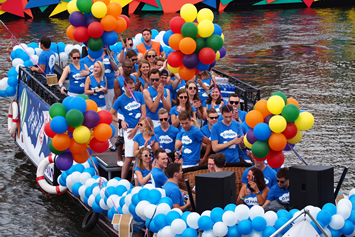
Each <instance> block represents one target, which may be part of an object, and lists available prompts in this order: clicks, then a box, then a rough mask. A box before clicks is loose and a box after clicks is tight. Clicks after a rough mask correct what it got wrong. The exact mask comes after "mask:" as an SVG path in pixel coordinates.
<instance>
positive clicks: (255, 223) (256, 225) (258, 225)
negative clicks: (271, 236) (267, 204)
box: [251, 216, 267, 232]
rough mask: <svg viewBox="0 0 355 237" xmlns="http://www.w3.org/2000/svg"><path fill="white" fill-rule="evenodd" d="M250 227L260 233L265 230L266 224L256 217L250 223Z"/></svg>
mask: <svg viewBox="0 0 355 237" xmlns="http://www.w3.org/2000/svg"><path fill="white" fill-rule="evenodd" d="M251 225H252V227H253V229H254V230H256V231H259V232H260V231H264V230H265V228H266V226H267V223H266V220H265V218H264V217H261V216H257V217H255V218H254V219H253V220H252V221H251Z"/></svg>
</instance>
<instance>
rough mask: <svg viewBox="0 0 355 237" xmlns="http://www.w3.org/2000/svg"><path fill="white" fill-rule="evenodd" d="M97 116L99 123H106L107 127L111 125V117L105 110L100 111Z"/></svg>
mask: <svg viewBox="0 0 355 237" xmlns="http://www.w3.org/2000/svg"><path fill="white" fill-rule="evenodd" d="M98 114H99V116H100V123H106V124H108V125H110V124H111V123H112V115H111V113H110V112H108V111H107V110H100V111H99V112H98Z"/></svg>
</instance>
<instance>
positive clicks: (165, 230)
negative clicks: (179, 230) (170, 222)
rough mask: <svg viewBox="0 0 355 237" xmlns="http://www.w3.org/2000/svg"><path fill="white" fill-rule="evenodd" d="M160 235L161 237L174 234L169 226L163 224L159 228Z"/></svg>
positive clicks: (169, 236)
mask: <svg viewBox="0 0 355 237" xmlns="http://www.w3.org/2000/svg"><path fill="white" fill-rule="evenodd" d="M161 236H162V237H174V236H175V234H174V233H173V230H172V228H171V226H165V227H164V228H163V229H162V230H161Z"/></svg>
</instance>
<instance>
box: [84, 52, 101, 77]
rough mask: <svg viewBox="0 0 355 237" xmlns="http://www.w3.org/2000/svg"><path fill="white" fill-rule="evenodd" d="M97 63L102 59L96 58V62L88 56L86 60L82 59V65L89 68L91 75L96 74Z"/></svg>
mask: <svg viewBox="0 0 355 237" xmlns="http://www.w3.org/2000/svg"><path fill="white" fill-rule="evenodd" d="M97 61H99V62H100V61H101V58H96V59H94V61H92V60H91V59H90V58H89V56H86V57H85V58H82V59H80V63H84V64H85V65H86V66H87V67H88V68H89V72H90V74H89V75H91V74H92V73H93V72H94V64H95V63H96V62H97Z"/></svg>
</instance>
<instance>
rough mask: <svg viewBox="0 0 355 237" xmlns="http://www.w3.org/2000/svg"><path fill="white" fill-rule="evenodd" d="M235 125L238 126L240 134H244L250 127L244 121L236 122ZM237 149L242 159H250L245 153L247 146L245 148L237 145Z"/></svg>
mask: <svg viewBox="0 0 355 237" xmlns="http://www.w3.org/2000/svg"><path fill="white" fill-rule="evenodd" d="M237 125H238V127H239V131H241V133H242V135H244V136H246V134H247V133H248V131H249V129H250V127H249V126H248V125H247V123H246V122H242V123H239V122H237ZM238 151H239V155H240V156H241V157H242V158H243V159H244V160H250V158H249V156H248V154H247V148H245V149H243V150H242V149H240V147H239V146H238Z"/></svg>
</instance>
